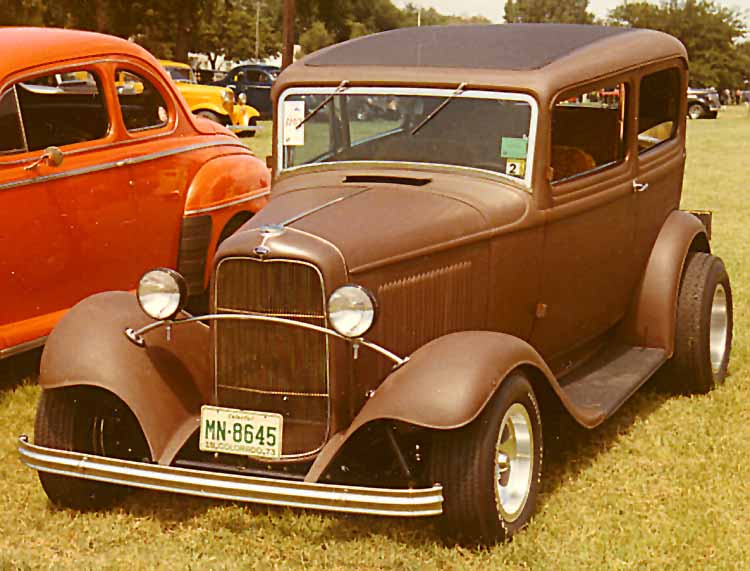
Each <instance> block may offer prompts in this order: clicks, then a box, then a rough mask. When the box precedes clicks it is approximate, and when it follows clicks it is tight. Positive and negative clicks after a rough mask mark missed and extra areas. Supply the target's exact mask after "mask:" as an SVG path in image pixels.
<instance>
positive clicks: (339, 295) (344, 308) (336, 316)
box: [328, 285, 377, 337]
mask: <svg viewBox="0 0 750 571" xmlns="http://www.w3.org/2000/svg"><path fill="white" fill-rule="evenodd" d="M376 307H377V305H376V303H375V297H374V296H373V295H372V294H371V293H370V292H369V291H367V290H366V289H365V288H363V287H361V286H358V285H345V286H342V287H340V288H339V289H337V290H336V291H334V292H333V293H332V294H331V297H329V298H328V319H329V320H330V321H331V325H332V326H333V328H334V329H335V330H336V331H337V332H338V333H340V334H341V335H343V336H345V337H362V336H363V335H364V334H365V333H367V332H368V331H369V329H370V327H372V324H373V323H374V322H375V310H376Z"/></svg>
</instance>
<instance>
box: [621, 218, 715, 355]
mask: <svg viewBox="0 0 750 571" xmlns="http://www.w3.org/2000/svg"><path fill="white" fill-rule="evenodd" d="M690 251H701V252H710V251H711V248H710V245H709V241H708V235H707V233H706V227H705V226H704V225H703V223H702V222H701V221H700V220H699V219H698V217H696V216H695V215H693V214H690V213H688V212H682V211H679V210H676V211H674V212H672V213H671V214H670V215H669V216H668V217H667V220H666V221H665V222H664V225H663V226H662V228H661V230H660V231H659V235H658V236H657V238H656V242H655V243H654V247H653V249H652V250H651V255H650V256H649V259H648V263H647V264H646V270H645V272H644V273H643V278H642V279H641V283H640V285H639V286H638V289H637V290H636V292H635V295H634V296H633V300H632V302H631V305H630V308H629V310H628V313H627V315H626V316H625V319H624V320H623V322H622V324H621V326H620V328H619V330H618V336H619V337H620V338H621V339H622V340H623V341H624V342H625V343H627V344H629V345H633V346H638V347H655V348H661V349H665V350H666V351H667V354H668V356H670V357H671V356H672V354H673V353H674V337H675V327H676V319H677V295H678V293H679V289H680V278H681V276H682V268H683V266H684V265H685V259H686V257H687V255H688V253H689V252H690Z"/></svg>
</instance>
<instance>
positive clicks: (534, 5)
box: [505, 0, 594, 24]
mask: <svg viewBox="0 0 750 571" xmlns="http://www.w3.org/2000/svg"><path fill="white" fill-rule="evenodd" d="M588 7H589V2H588V0H506V2H505V21H506V22H508V23H518V22H558V23H563V24H592V23H593V22H594V15H593V14H592V13H591V12H589V11H588Z"/></svg>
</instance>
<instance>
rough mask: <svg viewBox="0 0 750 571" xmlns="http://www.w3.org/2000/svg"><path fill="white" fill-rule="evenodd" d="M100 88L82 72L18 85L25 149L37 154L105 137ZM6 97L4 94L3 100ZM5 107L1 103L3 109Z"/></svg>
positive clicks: (106, 126) (106, 120)
mask: <svg viewBox="0 0 750 571" xmlns="http://www.w3.org/2000/svg"><path fill="white" fill-rule="evenodd" d="M100 85H101V84H100V81H99V79H98V78H96V77H95V76H94V74H92V73H91V72H89V71H85V70H74V71H66V72H65V73H55V74H52V75H47V76H44V77H37V78H34V79H31V80H26V81H21V82H19V83H17V84H16V85H15V97H16V98H17V100H18V108H19V109H20V113H21V122H22V129H23V132H22V136H23V135H25V137H26V147H27V149H28V150H29V151H36V150H40V149H45V148H47V147H49V146H56V147H62V146H65V145H72V144H74V143H82V142H85V141H94V140H96V139H102V138H104V137H105V136H106V135H107V133H108V132H109V113H107V107H106V104H105V102H104V96H103V95H102V90H101V89H100ZM6 97H8V94H7V93H6V95H5V96H4V97H3V99H4V100H5V98H6ZM11 97H12V96H11ZM6 105H8V104H6V103H5V101H3V104H2V106H3V108H4V109H5V108H6V107H5V106H6ZM5 136H6V135H3V138H5Z"/></svg>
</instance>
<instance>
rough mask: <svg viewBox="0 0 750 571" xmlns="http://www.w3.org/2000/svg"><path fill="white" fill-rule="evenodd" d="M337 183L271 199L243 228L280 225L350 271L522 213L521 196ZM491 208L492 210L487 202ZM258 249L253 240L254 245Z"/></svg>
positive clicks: (453, 239)
mask: <svg viewBox="0 0 750 571" xmlns="http://www.w3.org/2000/svg"><path fill="white" fill-rule="evenodd" d="M430 186H431V185H425V186H414V185H412V184H387V183H384V184H338V185H327V186H320V187H317V186H316V187H309V188H298V189H294V190H289V191H286V192H283V193H281V194H279V195H276V196H274V197H273V198H272V200H271V201H270V203H269V204H268V206H266V207H265V208H264V209H263V210H262V211H261V212H260V213H259V214H257V215H256V216H255V217H254V218H253V219H252V220H251V221H250V222H249V223H248V224H247V225H246V226H245V227H244V229H245V230H250V231H252V230H253V229H256V233H257V228H260V227H262V226H267V225H282V226H284V227H286V228H294V229H296V230H299V231H301V232H304V233H307V234H311V235H314V236H316V237H318V238H321V239H323V240H325V241H328V242H330V243H331V244H333V245H334V246H335V247H336V248H337V249H338V250H339V251H340V252H341V254H342V255H343V257H344V259H345V260H346V265H347V268H348V270H349V271H352V270H354V271H356V270H357V269H358V268H362V267H364V266H367V265H368V264H373V263H382V262H386V263H387V262H389V261H394V262H395V261H397V260H399V259H401V258H404V257H409V256H410V255H419V254H420V252H422V251H425V250H427V249H432V248H434V247H435V246H439V245H440V244H448V243H455V242H457V241H459V240H461V239H464V238H466V237H469V236H472V235H477V234H479V233H482V232H483V231H487V230H490V229H492V228H497V227H498V226H504V225H508V224H513V223H514V222H517V221H518V220H519V219H520V218H521V217H522V216H523V214H524V213H525V212H526V211H527V202H526V201H525V200H524V198H523V196H522V195H520V194H519V193H514V192H509V191H507V190H506V191H505V192H503V190H502V189H497V188H494V189H493V190H494V195H495V196H494V197H493V199H492V200H491V201H489V202H488V200H487V198H488V197H486V196H485V197H482V196H481V194H480V197H479V198H477V197H475V198H474V199H472V196H471V193H461V192H447V191H445V190H444V189H442V188H440V187H439V186H437V185H436V187H435V188H429V187H430ZM489 204H491V206H492V207H491V208H488V205H489ZM253 244H255V241H253Z"/></svg>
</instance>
